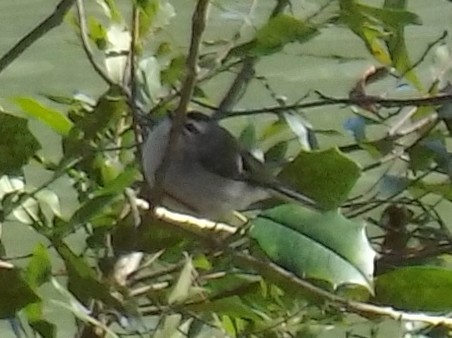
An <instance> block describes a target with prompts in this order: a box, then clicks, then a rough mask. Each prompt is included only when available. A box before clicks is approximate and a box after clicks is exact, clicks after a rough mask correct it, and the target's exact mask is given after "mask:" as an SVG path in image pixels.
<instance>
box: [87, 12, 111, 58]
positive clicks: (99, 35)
mask: <svg viewBox="0 0 452 338" xmlns="http://www.w3.org/2000/svg"><path fill="white" fill-rule="evenodd" d="M88 32H89V37H90V39H91V40H93V41H94V43H95V44H96V46H97V48H99V49H100V50H104V49H105V47H106V46H107V31H106V29H105V27H104V26H103V25H102V24H101V23H100V22H99V21H98V20H97V19H96V18H95V17H92V16H90V17H88Z"/></svg>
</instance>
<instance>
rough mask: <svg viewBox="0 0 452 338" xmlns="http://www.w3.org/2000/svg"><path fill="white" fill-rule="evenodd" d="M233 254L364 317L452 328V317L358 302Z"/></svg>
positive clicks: (257, 261)
mask: <svg viewBox="0 0 452 338" xmlns="http://www.w3.org/2000/svg"><path fill="white" fill-rule="evenodd" d="M231 254H232V255H233V256H234V257H235V258H236V259H237V261H239V263H241V264H242V265H246V266H247V267H252V268H253V269H255V270H257V271H258V272H259V273H260V274H261V275H263V276H269V278H272V279H275V278H278V279H280V280H281V281H283V282H286V283H287V282H289V283H290V284H292V285H294V286H295V287H299V288H301V289H303V290H306V291H308V292H309V293H311V294H312V295H314V296H317V297H320V298H322V299H324V300H326V301H329V302H331V303H332V305H333V306H335V307H337V308H339V309H345V310H347V311H349V312H353V313H356V314H358V315H361V316H364V317H375V316H379V317H388V318H391V319H394V320H404V321H413V322H414V321H416V322H422V323H426V324H429V325H433V326H437V325H443V326H446V327H448V328H452V318H449V317H445V316H434V315H426V314H422V313H410V312H404V311H399V310H395V309H393V308H392V307H388V306H378V305H375V304H371V303H364V302H358V301H353V300H348V299H346V298H344V297H341V296H338V295H335V294H333V293H331V292H328V291H326V290H324V289H321V288H319V287H318V286H315V285H313V284H311V283H309V282H307V281H305V280H303V279H300V278H298V277H297V276H295V275H294V274H292V273H291V272H289V271H287V270H284V269H283V268H281V267H279V266H278V265H276V264H274V263H271V262H267V261H263V260H260V259H258V258H255V257H252V256H250V255H247V254H243V253H239V252H231Z"/></svg>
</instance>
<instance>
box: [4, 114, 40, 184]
mask: <svg viewBox="0 0 452 338" xmlns="http://www.w3.org/2000/svg"><path fill="white" fill-rule="evenodd" d="M40 148H41V146H40V145H39V143H38V141H37V140H36V138H35V137H34V136H33V134H32V133H30V131H29V130H28V121H27V120H26V119H23V118H20V117H16V116H12V115H9V114H5V113H3V112H0V154H1V156H0V176H1V175H3V174H13V173H15V172H17V171H18V170H20V169H21V168H22V167H23V166H24V165H25V164H27V162H28V161H29V159H30V158H31V157H32V156H33V155H34V154H35V153H36V151H38V150H39V149H40Z"/></svg>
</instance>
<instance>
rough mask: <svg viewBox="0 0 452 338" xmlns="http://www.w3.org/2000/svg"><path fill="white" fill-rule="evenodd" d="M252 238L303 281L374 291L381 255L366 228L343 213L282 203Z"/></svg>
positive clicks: (260, 221)
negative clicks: (319, 211)
mask: <svg viewBox="0 0 452 338" xmlns="http://www.w3.org/2000/svg"><path fill="white" fill-rule="evenodd" d="M250 234H251V237H252V238H254V239H255V240H256V241H257V242H258V244H259V246H260V247H261V248H262V250H263V251H264V252H265V253H266V254H267V255H268V256H269V257H270V259H271V260H272V261H274V262H276V263H277V264H279V265H281V266H283V267H284V268H286V269H288V270H289V271H292V272H293V273H295V274H297V275H298V276H300V277H307V278H315V279H320V280H325V281H327V282H329V283H331V284H332V285H333V287H337V286H339V285H341V284H359V285H362V286H364V287H366V288H367V289H368V290H372V278H373V268H374V265H373V261H374V257H375V252H374V250H373V249H372V247H371V246H370V244H369V242H368V240H367V238H366V234H365V231H364V225H362V224H358V223H355V222H352V221H350V220H348V219H346V218H344V217H343V216H342V215H341V214H340V213H339V212H336V211H330V212H327V213H323V214H320V213H317V212H314V211H312V210H309V209H306V208H304V207H301V206H298V205H291V204H286V205H281V206H278V207H276V208H273V209H270V210H267V211H265V212H263V213H262V214H260V215H258V217H257V218H256V219H254V220H253V221H252V228H251V230H250Z"/></svg>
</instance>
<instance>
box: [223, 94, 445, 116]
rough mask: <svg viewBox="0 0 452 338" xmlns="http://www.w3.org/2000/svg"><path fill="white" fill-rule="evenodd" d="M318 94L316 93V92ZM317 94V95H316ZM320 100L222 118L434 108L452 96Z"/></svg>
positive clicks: (255, 110) (261, 109)
mask: <svg viewBox="0 0 452 338" xmlns="http://www.w3.org/2000/svg"><path fill="white" fill-rule="evenodd" d="M317 93H318V92H317ZM318 94H319V93H318ZM321 97H322V100H318V101H312V102H306V103H300V104H292V105H286V106H285V107H281V106H272V107H265V108H259V109H247V110H235V111H229V112H228V114H227V115H226V116H224V118H228V117H236V116H249V115H258V114H280V113H282V112H285V111H287V110H291V109H294V110H297V109H298V110H299V109H308V108H317V107H324V106H333V105H358V106H359V105H363V104H377V105H380V106H381V107H384V108H394V107H407V106H415V107H423V106H436V105H443V104H446V103H451V102H452V94H447V95H437V96H430V97H422V98H412V99H385V98H381V97H379V96H363V97H360V98H334V97H328V96H325V95H323V94H322V95H321Z"/></svg>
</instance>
